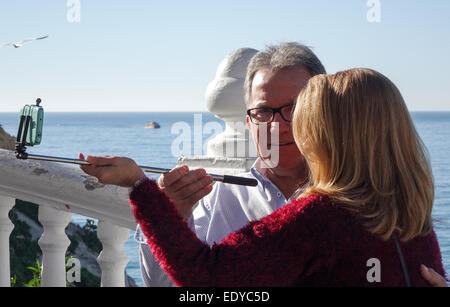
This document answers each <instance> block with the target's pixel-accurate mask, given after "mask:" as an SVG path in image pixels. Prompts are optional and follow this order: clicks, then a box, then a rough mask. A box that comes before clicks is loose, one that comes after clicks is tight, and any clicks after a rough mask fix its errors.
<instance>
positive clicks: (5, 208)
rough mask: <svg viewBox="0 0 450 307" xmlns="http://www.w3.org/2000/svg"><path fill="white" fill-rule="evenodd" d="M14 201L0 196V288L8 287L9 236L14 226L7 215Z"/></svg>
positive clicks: (9, 284) (9, 283)
mask: <svg viewBox="0 0 450 307" xmlns="http://www.w3.org/2000/svg"><path fill="white" fill-rule="evenodd" d="M14 203H15V200H14V198H11V197H4V196H0V287H10V286H11V281H10V278H11V276H10V274H11V271H10V263H9V236H10V235H11V231H12V230H13V229H14V224H13V223H11V221H10V220H9V216H8V213H9V211H10V210H11V209H12V207H14Z"/></svg>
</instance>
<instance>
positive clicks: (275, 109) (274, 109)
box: [247, 103, 294, 125]
mask: <svg viewBox="0 0 450 307" xmlns="http://www.w3.org/2000/svg"><path fill="white" fill-rule="evenodd" d="M287 107H291V108H292V111H294V104H293V103H292V104H287V105H285V106H282V107H279V108H271V107H259V108H251V109H248V110H247V115H248V117H250V121H251V122H252V123H253V124H255V125H260V124H270V123H271V122H273V119H274V118H275V114H276V113H279V114H280V116H281V118H282V119H283V120H284V121H286V122H288V123H291V122H292V120H287V119H286V118H285V117H284V115H283V113H282V112H281V110H282V109H284V108H287ZM258 109H269V110H271V111H272V117H271V118H270V120H269V121H266V122H259V123H255V122H254V121H253V117H252V115H251V111H253V110H258Z"/></svg>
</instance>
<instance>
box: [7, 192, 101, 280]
mask: <svg viewBox="0 0 450 307" xmlns="http://www.w3.org/2000/svg"><path fill="white" fill-rule="evenodd" d="M38 208H39V207H38V205H36V204H33V203H30V202H25V201H21V200H16V205H15V207H14V208H13V209H12V210H11V211H10V212H9V218H10V220H11V222H12V223H13V224H14V229H13V231H12V233H11V236H10V259H11V276H12V278H11V286H12V287H39V286H40V278H41V275H40V274H41V273H40V272H41V269H42V267H41V265H40V263H39V261H38V259H39V258H40V257H41V255H42V251H41V249H40V247H39V245H38V240H32V237H31V233H30V226H29V225H28V224H27V223H25V222H22V221H20V220H19V219H18V216H17V213H16V212H17V211H20V212H21V213H23V214H24V215H26V216H27V217H29V218H30V219H32V220H34V221H35V222H37V223H39V221H38ZM39 224H40V223H39ZM69 239H70V242H71V244H70V246H69V248H68V251H67V254H68V255H69V256H73V255H75V251H76V249H77V247H78V246H79V241H80V240H82V241H83V242H84V243H85V244H86V245H87V246H88V247H89V248H90V249H91V250H92V251H94V252H95V253H96V254H98V253H99V252H100V251H101V250H102V244H101V242H100V240H99V239H98V238H97V226H96V225H95V223H94V221H93V220H87V221H86V225H84V226H83V227H82V230H81V231H77V232H76V233H75V235H71V236H69ZM68 259H69V258H66V263H67V260H68ZM100 281H101V280H100V278H99V277H97V276H95V275H93V274H92V273H90V272H89V271H88V270H87V269H85V268H81V282H79V283H77V282H75V283H72V284H68V286H70V287H99V286H100Z"/></svg>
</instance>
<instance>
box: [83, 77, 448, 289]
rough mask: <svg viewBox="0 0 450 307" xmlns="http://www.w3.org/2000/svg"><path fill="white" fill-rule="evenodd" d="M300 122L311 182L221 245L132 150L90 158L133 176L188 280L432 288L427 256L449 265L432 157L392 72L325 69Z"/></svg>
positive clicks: (152, 226) (137, 205)
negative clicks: (434, 217) (196, 225)
mask: <svg viewBox="0 0 450 307" xmlns="http://www.w3.org/2000/svg"><path fill="white" fill-rule="evenodd" d="M293 129H294V136H295V139H296V143H297V146H298V147H299V149H300V151H301V152H302V154H303V156H304V157H305V158H306V160H307V162H308V165H309V168H310V177H311V178H310V180H311V185H310V186H309V187H308V188H307V189H306V190H305V191H304V193H303V194H302V195H301V196H300V197H299V199H297V200H296V201H294V202H292V203H290V204H288V205H286V206H284V207H282V208H281V209H279V210H277V211H275V212H274V213H272V214H271V215H269V216H267V217H265V218H263V219H261V220H258V221H254V222H251V223H249V224H248V225H247V226H246V227H244V228H242V229H241V230H240V231H238V232H235V233H233V234H230V235H229V236H228V237H226V238H225V239H224V240H223V241H222V242H220V243H218V244H215V245H214V246H213V247H212V248H210V247H209V246H208V245H206V244H204V243H202V242H201V241H200V240H198V239H197V238H196V236H195V235H194V233H193V232H192V231H191V230H190V229H189V228H188V226H187V224H186V223H185V222H184V221H183V219H182V218H181V216H180V215H179V214H178V213H177V211H176V209H175V207H174V206H173V204H172V202H171V201H170V199H168V198H167V197H166V195H165V194H164V193H163V192H161V191H160V190H159V188H158V186H157V185H156V183H155V182H153V181H151V180H149V179H148V178H147V177H146V176H145V175H144V173H143V172H142V170H140V169H139V167H138V166H137V165H136V164H135V163H134V162H133V161H132V160H130V159H128V158H112V159H110V158H98V157H87V161H89V162H91V163H92V164H93V166H83V167H82V168H83V170H84V171H85V172H87V173H88V174H92V175H95V176H97V177H98V178H99V180H100V181H101V182H105V183H114V184H118V185H121V186H127V187H129V186H132V185H133V189H132V191H131V193H130V203H131V206H132V209H133V213H134V215H135V217H136V220H137V222H138V223H139V224H140V225H141V227H142V229H143V231H144V233H145V235H146V237H147V239H148V243H149V245H150V246H151V249H152V252H153V254H154V255H155V256H156V257H157V259H158V260H159V261H160V263H161V267H162V268H163V269H165V270H166V271H167V273H168V274H169V276H171V278H172V279H173V280H174V282H175V283H176V284H177V285H182V286H303V285H305V286H322V285H323V286H325V285H327V286H361V285H379V286H405V285H407V284H409V283H410V284H412V285H414V286H426V285H428V284H427V283H426V281H425V280H424V279H423V278H422V277H421V276H420V271H419V266H420V264H422V263H423V264H426V265H427V266H428V267H430V266H431V267H433V268H435V269H436V271H437V272H438V273H439V274H441V275H445V272H444V269H443V266H442V261H441V254H440V250H439V245H438V242H437V239H436V235H435V233H434V231H433V228H432V221H431V209H432V204H433V193H434V188H433V179H432V174H431V168H430V164H429V162H428V159H427V156H426V154H425V149H424V146H423V145H422V143H421V141H420V138H419V136H418V135H417V133H416V131H415V129H414V126H413V124H412V121H411V118H410V116H409V113H408V110H407V108H406V105H405V103H404V101H403V99H402V97H401V95H400V93H399V91H398V90H397V88H396V87H395V86H394V85H393V84H392V82H390V81H389V80H388V79H387V78H386V77H384V76H383V75H381V74H379V73H377V72H375V71H372V70H368V69H353V70H349V71H344V72H339V73H337V74H335V75H319V76H315V77H313V78H312V79H311V80H310V81H309V83H308V85H307V86H306V88H305V89H304V90H303V91H302V93H301V94H300V96H299V97H298V101H297V105H296V108H295V112H294V120H293ZM402 260H403V261H402ZM349 272H351V273H349Z"/></svg>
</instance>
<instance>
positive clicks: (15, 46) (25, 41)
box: [0, 35, 48, 48]
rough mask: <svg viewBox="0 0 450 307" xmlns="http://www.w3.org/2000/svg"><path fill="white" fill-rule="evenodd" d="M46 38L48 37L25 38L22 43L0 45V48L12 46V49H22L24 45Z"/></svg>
mask: <svg viewBox="0 0 450 307" xmlns="http://www.w3.org/2000/svg"><path fill="white" fill-rule="evenodd" d="M47 37H48V35H47V36H42V37H35V38H27V39H24V40H23V41H20V42H15V43H7V44H2V45H0V47H5V46H13V47H14V48H19V47H22V45H23V44H24V43H27V42H31V41H35V40H38V39H44V38H47Z"/></svg>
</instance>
